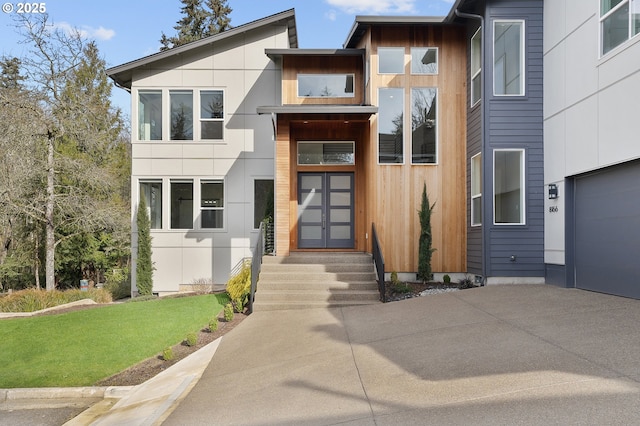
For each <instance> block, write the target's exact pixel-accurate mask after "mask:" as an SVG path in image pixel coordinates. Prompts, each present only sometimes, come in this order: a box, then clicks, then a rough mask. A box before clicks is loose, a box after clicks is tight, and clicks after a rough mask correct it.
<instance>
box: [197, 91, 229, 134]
mask: <svg viewBox="0 0 640 426" xmlns="http://www.w3.org/2000/svg"><path fill="white" fill-rule="evenodd" d="M202 92H222V118H205V119H203V118H200V108H201V106H202V103H201V93H202ZM194 93H196V94H197V96H196V99H194V100H193V109H194V113H193V118H194V122H195V120H196V116H197V121H198V126H197V127H198V128H197V129H194V130H193V140H194V141H199V142H205V143H220V142H224V141H225V133H226V132H225V130H226V128H225V123H226V121H227V112H226V111H227V92H226V91H225V89H222V88H217V87H208V88H200V89H194ZM196 112H197V113H196ZM203 121H205V122H206V121H221V122H222V139H202V122H203ZM194 127H196V126H195V125H194Z"/></svg>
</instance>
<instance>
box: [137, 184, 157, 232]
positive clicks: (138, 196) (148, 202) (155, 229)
mask: <svg viewBox="0 0 640 426" xmlns="http://www.w3.org/2000/svg"><path fill="white" fill-rule="evenodd" d="M132 180H133V179H132ZM137 181H138V185H137V187H136V188H135V191H136V198H135V199H136V200H138V201H137V203H136V205H135V209H134V210H135V213H134V214H137V212H138V206H139V205H140V198H141V192H140V186H141V185H142V184H143V183H159V184H160V187H161V188H162V192H161V193H160V198H161V203H160V223H161V224H162V226H161V227H160V228H151V232H155V231H161V230H162V229H164V224H165V221H164V219H165V218H164V199H165V194H164V190H165V188H164V181H163V179H162V178H158V177H149V178H147V177H139V178H138V179H137ZM146 202H147V209H148V211H147V215H148V216H149V219H151V200H146Z"/></svg>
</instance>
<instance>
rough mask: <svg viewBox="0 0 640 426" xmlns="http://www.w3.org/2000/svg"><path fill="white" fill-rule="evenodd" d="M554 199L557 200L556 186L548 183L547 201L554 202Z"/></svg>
mask: <svg viewBox="0 0 640 426" xmlns="http://www.w3.org/2000/svg"><path fill="white" fill-rule="evenodd" d="M556 198H558V185H556V184H555V183H550V184H549V199H550V200H555V199H556Z"/></svg>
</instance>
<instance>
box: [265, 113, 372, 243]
mask: <svg viewBox="0 0 640 426" xmlns="http://www.w3.org/2000/svg"><path fill="white" fill-rule="evenodd" d="M377 111H378V108H377V107H375V106H369V105H286V106H265V107H259V108H258V114H271V116H272V120H273V124H274V131H275V136H276V137H275V139H276V152H275V176H274V180H275V203H274V204H275V240H276V254H277V255H278V256H288V255H289V254H290V252H291V251H296V250H298V218H297V212H298V200H297V193H298V187H297V185H298V179H297V176H298V172H303V171H307V172H353V173H354V176H355V200H354V202H355V220H354V226H355V232H354V250H355V251H368V242H367V239H366V234H367V229H368V228H367V224H366V223H365V197H366V182H367V169H366V164H368V162H369V161H368V159H367V155H368V152H369V149H368V146H367V145H368V144H369V140H370V133H369V132H370V123H369V120H370V118H371V116H372V115H373V114H376V113H377ZM299 141H352V142H355V164H354V165H298V161H297V144H298V142H299Z"/></svg>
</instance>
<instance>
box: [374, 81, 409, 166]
mask: <svg viewBox="0 0 640 426" xmlns="http://www.w3.org/2000/svg"><path fill="white" fill-rule="evenodd" d="M378 104H379V105H378V162H379V163H403V162H404V149H403V144H404V131H403V127H404V126H403V121H404V89H401V88H382V89H379V91H378Z"/></svg>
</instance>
